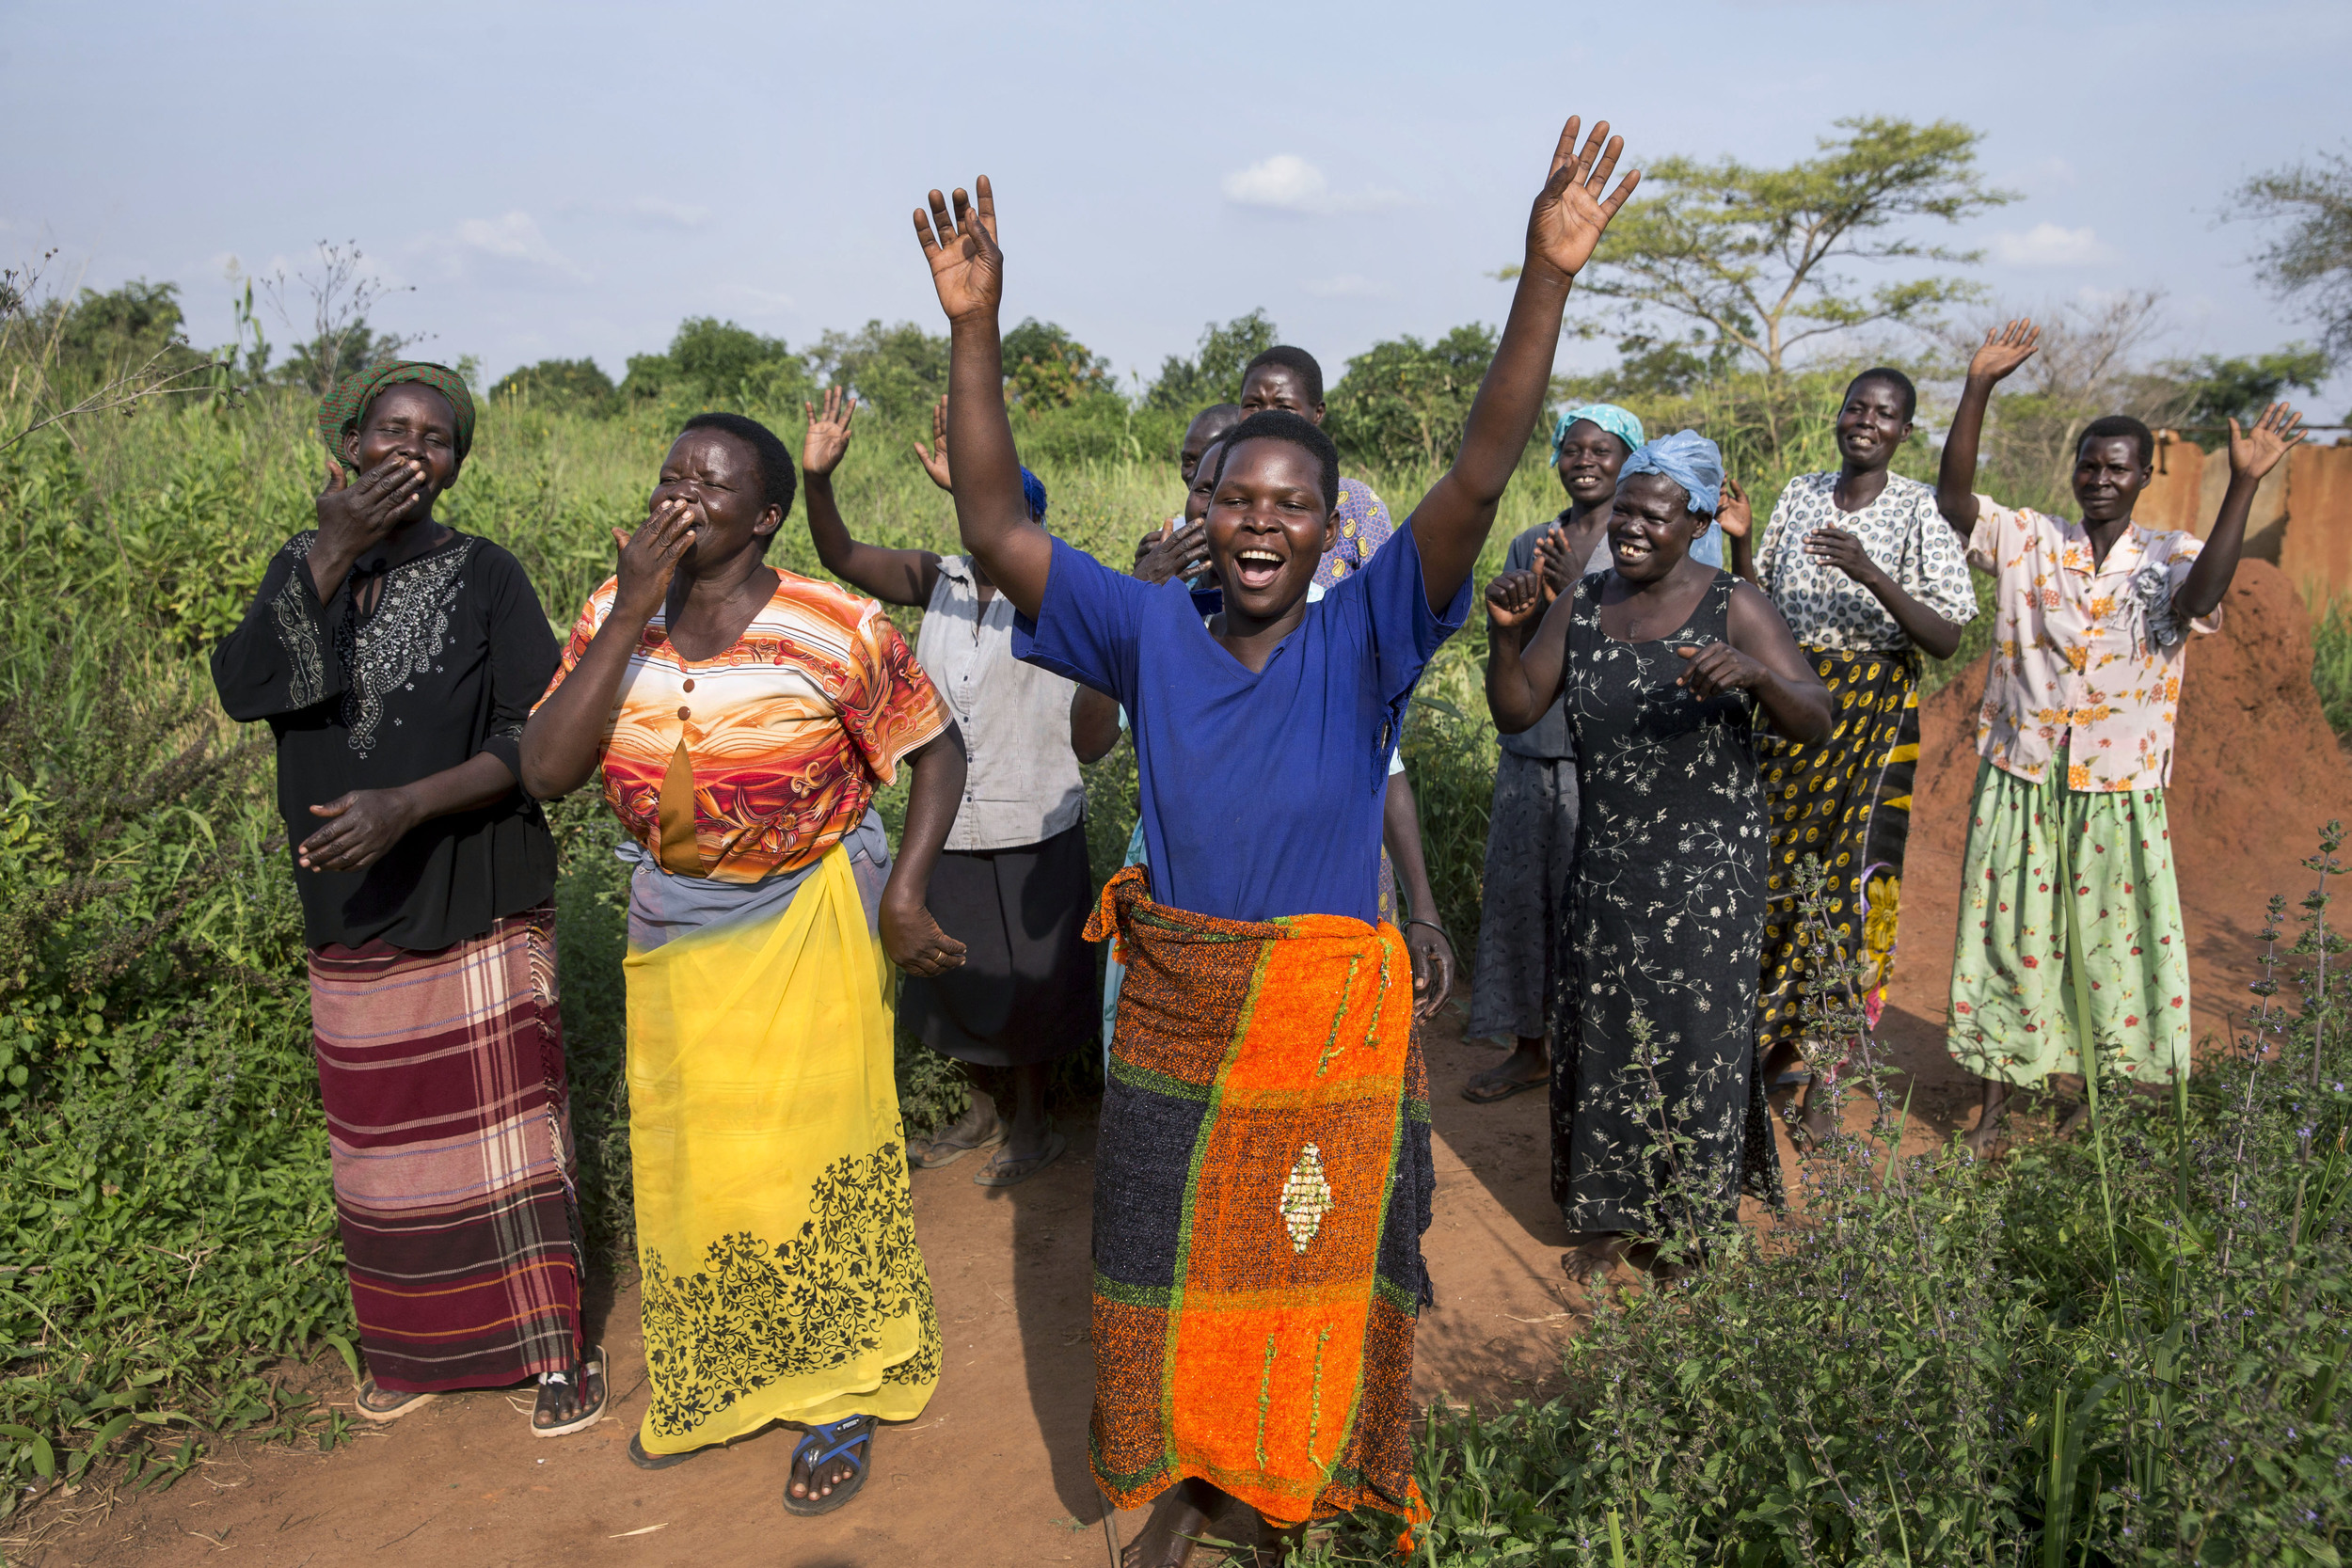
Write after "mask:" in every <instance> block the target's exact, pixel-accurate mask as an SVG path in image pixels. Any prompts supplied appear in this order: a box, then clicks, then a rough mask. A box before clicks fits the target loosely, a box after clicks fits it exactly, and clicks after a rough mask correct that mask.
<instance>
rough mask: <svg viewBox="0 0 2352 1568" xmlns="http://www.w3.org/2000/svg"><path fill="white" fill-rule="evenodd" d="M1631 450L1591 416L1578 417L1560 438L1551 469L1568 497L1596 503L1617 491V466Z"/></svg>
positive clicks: (1585, 504)
mask: <svg viewBox="0 0 2352 1568" xmlns="http://www.w3.org/2000/svg"><path fill="white" fill-rule="evenodd" d="M1632 455H1633V452H1632V451H1631V450H1630V449H1629V448H1628V447H1627V446H1626V444H1625V443H1624V442H1623V441H1621V440H1619V439H1618V438H1617V437H1616V436H1612V435H1610V434H1609V432H1607V431H1605V430H1603V429H1601V428H1600V426H1598V425H1597V424H1595V423H1594V422H1593V421H1592V420H1577V421H1576V423H1574V424H1572V425H1570V426H1568V431H1567V434H1566V435H1565V436H1562V437H1561V438H1560V455H1559V457H1558V459H1557V460H1556V461H1554V462H1553V464H1552V471H1553V472H1555V473H1557V474H1558V475H1559V476H1560V486H1561V488H1562V489H1564V490H1565V491H1567V493H1568V499H1570V500H1571V501H1574V502H1575V503H1576V504H1577V505H1579V506H1581V507H1595V506H1598V505H1599V504H1600V503H1601V502H1603V501H1605V500H1607V499H1609V498H1610V497H1611V496H1613V495H1615V494H1616V493H1617V470H1618V469H1620V468H1622V467H1625V460H1626V459H1627V458H1629V457H1630V456H1632Z"/></svg>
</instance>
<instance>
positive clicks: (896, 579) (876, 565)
mask: <svg viewBox="0 0 2352 1568" xmlns="http://www.w3.org/2000/svg"><path fill="white" fill-rule="evenodd" d="M801 412H802V413H803V414H805V415H807V416H808V436H807V437H806V438H805V439H803V441H802V443H801V476H802V478H803V481H804V483H806V485H807V489H808V536H809V539H810V540H811V541H812V542H813V543H814V544H815V545H816V546H817V559H818V561H821V562H824V564H825V570H826V571H828V572H831V573H832V574H833V575H834V577H837V578H840V579H841V580H842V581H843V582H846V583H848V584H849V585H850V587H852V588H854V589H856V590H857V591H858V592H859V593H861V594H872V595H873V596H874V597H875V598H878V599H880V600H882V603H884V604H911V605H927V604H930V602H931V590H932V589H934V588H937V587H938V586H939V557H938V556H937V555H936V554H934V553H933V552H932V551H930V550H889V549H884V548H882V546H880V545H866V544H861V543H859V542H858V541H857V540H856V539H853V538H851V537H850V525H849V523H848V522H847V521H845V520H844V519H843V517H842V515H841V506H840V503H839V502H838V501H836V500H834V494H833V471H834V469H835V468H837V467H841V459H842V458H843V457H844V456H845V455H847V454H848V452H849V450H850V421H851V420H854V419H856V417H857V399H856V398H854V397H849V396H845V395H844V394H843V392H842V390H841V388H838V387H828V388H825V404H824V406H823V407H822V408H821V409H819V408H813V407H811V406H810V405H809V404H805V403H803V404H801Z"/></svg>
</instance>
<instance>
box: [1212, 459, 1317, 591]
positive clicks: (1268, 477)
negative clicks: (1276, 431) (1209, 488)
mask: <svg viewBox="0 0 2352 1568" xmlns="http://www.w3.org/2000/svg"><path fill="white" fill-rule="evenodd" d="M1212 471H1213V472H1214V470H1212ZM1208 517H1209V564H1210V565H1211V566H1213V567H1215V568H1216V576H1217V580H1218V581H1219V582H1221V583H1223V584H1224V585H1225V603H1226V607H1227V609H1229V610H1240V611H1241V612H1242V613H1243V614H1246V615H1248V616H1250V617H1252V618H1253V619H1256V620H1259V621H1271V620H1274V619H1275V618H1276V617H1278V616H1279V615H1282V614H1283V613H1285V612H1286V611H1288V610H1290V608H1291V607H1292V606H1293V605H1295V604H1296V603H1298V602H1299V601H1300V600H1301V599H1304V598H1305V597H1306V596H1307V588H1308V585H1309V584H1310V583H1311V582H1312V581H1313V580H1314V575H1315V568H1316V567H1317V566H1318V565H1320V564H1322V562H1323V552H1324V551H1325V550H1327V549H1328V548H1330V546H1331V538H1332V526H1333V525H1332V522H1331V513H1330V509H1329V507H1328V506H1327V504H1326V503H1325V501H1324V499H1323V465H1322V464H1321V462H1319V461H1318V460H1317V459H1316V457H1315V454H1314V453H1312V452H1311V451H1307V450H1306V449H1305V448H1304V447H1298V446H1294V445H1292V444H1291V443H1290V442H1288V441H1277V440H1271V439H1267V438H1265V437H1263V436H1262V437H1259V438H1257V439H1254V440H1248V441H1244V442H1243V443H1242V444H1241V445H1240V446H1238V447H1235V448H1233V449H1232V451H1230V452H1228V453H1227V454H1226V457H1225V472H1224V473H1223V474H1222V475H1220V476H1218V478H1217V480H1216V492H1215V494H1214V495H1213V497H1212V498H1211V500H1210V503H1209V513H1208Z"/></svg>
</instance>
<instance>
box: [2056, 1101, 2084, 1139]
mask: <svg viewBox="0 0 2352 1568" xmlns="http://www.w3.org/2000/svg"><path fill="white" fill-rule="evenodd" d="M2089 1120H2090V1101H2088V1100H2086V1101H2081V1102H2079V1103H2078V1104H2076V1105H2075V1107H2074V1109H2073V1110H2071V1111H2069V1112H2067V1113H2066V1118H2065V1119H2064V1120H2063V1121H2060V1122H2059V1123H2058V1136H2059V1137H2061V1138H2071V1137H2073V1136H2074V1133H2075V1132H2076V1130H2077V1129H2079V1128H2080V1127H2081V1126H2082V1125H2083V1123H2085V1122H2087V1121H2089Z"/></svg>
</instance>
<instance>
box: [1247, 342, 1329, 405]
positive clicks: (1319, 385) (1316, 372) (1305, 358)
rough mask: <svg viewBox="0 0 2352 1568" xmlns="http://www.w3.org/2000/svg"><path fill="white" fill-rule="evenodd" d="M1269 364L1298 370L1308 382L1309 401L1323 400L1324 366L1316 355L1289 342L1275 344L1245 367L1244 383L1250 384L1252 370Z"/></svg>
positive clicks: (1302, 379) (1299, 374) (1300, 376)
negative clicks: (1318, 361) (1317, 359)
mask: <svg viewBox="0 0 2352 1568" xmlns="http://www.w3.org/2000/svg"><path fill="white" fill-rule="evenodd" d="M1267 365H1279V366H1281V367H1282V368H1283V369H1284V370H1289V371H1296V372H1298V378H1299V379H1300V380H1301V381H1304V382H1305V383H1306V384H1307V401H1308V402H1309V403H1317V404H1319V403H1321V402H1322V401H1323V367H1322V366H1321V365H1319V364H1317V363H1315V356H1313V355H1311V354H1309V353H1308V352H1307V351H1306V350H1305V349H1303V348H1293V347H1291V346H1290V344H1288V343H1277V344H1275V345H1274V346H1273V347H1272V348H1270V349H1268V350H1266V351H1265V352H1264V353H1263V354H1261V355H1260V356H1258V357H1256V358H1255V359H1252V360H1251V361H1249V363H1248V365H1247V366H1245V367H1244V368H1243V370H1242V372H1241V380H1242V385H1243V386H1245V387H1247V386H1248V385H1249V372H1251V371H1254V370H1260V369H1263V367H1265V366H1267Z"/></svg>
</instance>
